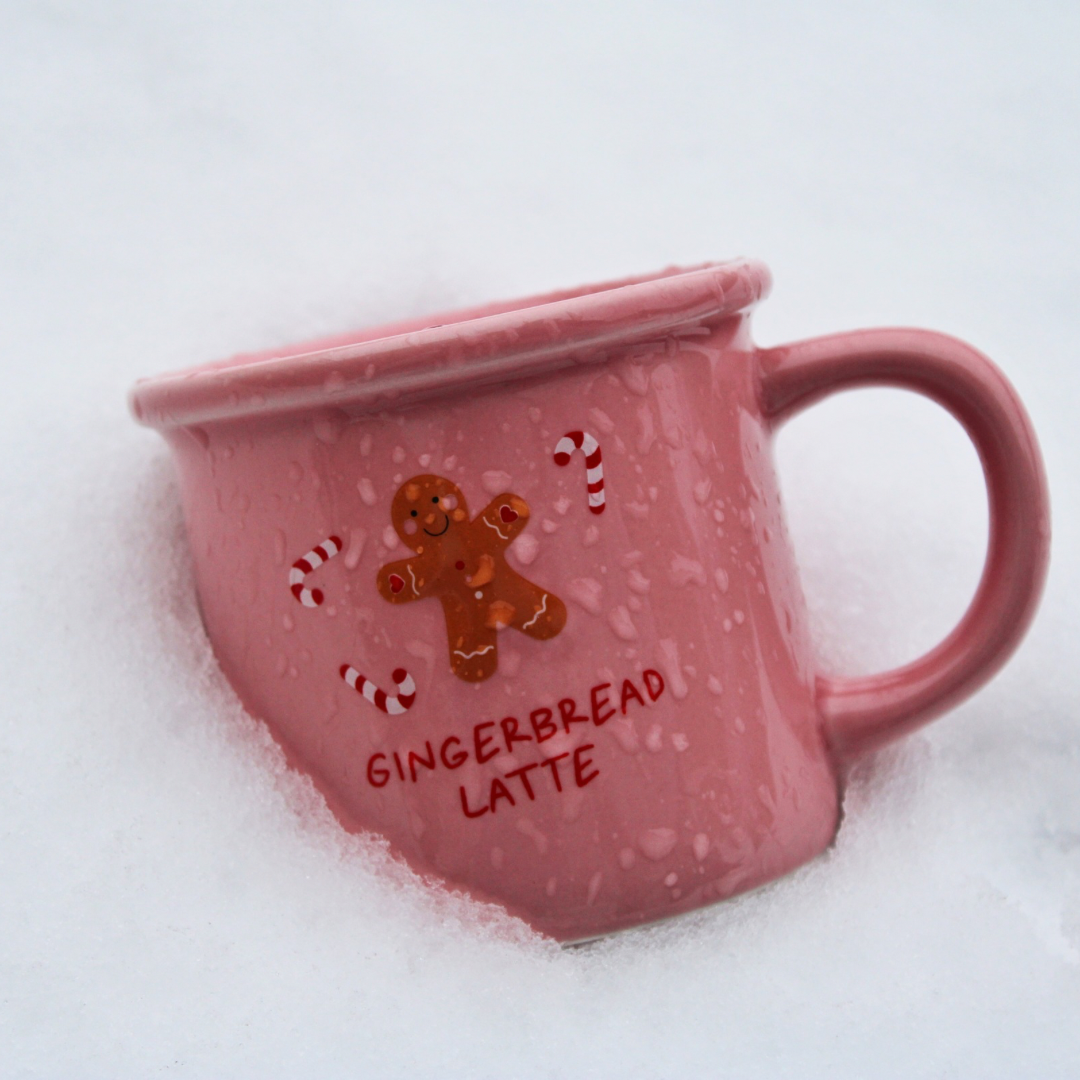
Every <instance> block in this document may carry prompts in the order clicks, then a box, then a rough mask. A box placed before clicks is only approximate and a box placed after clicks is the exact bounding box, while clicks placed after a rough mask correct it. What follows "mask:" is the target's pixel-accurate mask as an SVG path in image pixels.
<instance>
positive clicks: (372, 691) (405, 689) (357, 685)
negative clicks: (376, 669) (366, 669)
mask: <svg viewBox="0 0 1080 1080" xmlns="http://www.w3.org/2000/svg"><path fill="white" fill-rule="evenodd" d="M340 674H341V677H342V678H343V679H344V680H345V681H346V682H347V683H348V684H349V685H350V686H351V687H352V688H353V689H354V690H355V691H356V692H357V693H358V694H360V695H361V696H362V697H365V698H367V700H368V701H370V702H371V704H372V705H374V706H375V708H376V709H382V711H383V712H384V713H389V714H390V715H391V716H400V715H401V714H402V713H403V712H405V710H406V709H408V708H409V707H410V706H411V705H412V703H413V702H414V701H415V700H416V683H414V682H413V677H412V676H411V675H410V674H409V673H408V672H407V671H406V670H405V669H404V668H400V667H399V668H397V669H396V670H395V671H394V674H393V676H392V677H393V680H394V682H395V683H397V688H398V692H397V693H396V694H395V695H393V696H390V695H388V694H387V693H385V692H384V691H382V690H380V689H379V688H378V687H377V686H376V685H375V684H374V683H373V682H372V681H371V680H370V679H368V678H365V677H364V676H363V675H361V674H360V672H359V671H357V670H356V668H354V667H352V666H350V665H349V664H342V665H341V670H340Z"/></svg>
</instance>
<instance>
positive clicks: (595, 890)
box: [585, 870, 604, 907]
mask: <svg viewBox="0 0 1080 1080" xmlns="http://www.w3.org/2000/svg"><path fill="white" fill-rule="evenodd" d="M603 880H604V875H603V873H602V872H601V871H599V870H597V871H596V873H595V874H593V876H592V877H591V878H590V879H589V892H588V895H587V896H586V898H585V905H586V907H591V906H592V905H593V904H595V903H596V898H597V896H599V895H600V885H601V883H602V882H603Z"/></svg>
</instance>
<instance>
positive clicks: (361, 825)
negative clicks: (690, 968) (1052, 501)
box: [132, 262, 1048, 941]
mask: <svg viewBox="0 0 1080 1080" xmlns="http://www.w3.org/2000/svg"><path fill="white" fill-rule="evenodd" d="M768 284H769V281H768V275H767V272H766V271H765V269H764V268H763V267H762V266H761V265H760V264H756V263H752V262H737V263H728V264H718V265H711V266H705V267H700V268H696V269H694V270H690V271H668V272H666V273H664V274H662V275H656V276H654V277H651V278H642V279H630V280H628V281H625V282H616V283H613V284H611V285H607V286H596V287H593V288H590V289H582V290H576V291H573V292H568V293H562V294H553V295H550V296H547V297H540V298H537V299H534V300H531V301H521V302H516V303H512V304H503V305H493V306H491V307H489V308H484V309H477V310H474V311H470V312H463V313H459V314H457V315H451V316H439V317H434V318H432V319H430V320H424V321H417V322H415V323H412V324H399V325H397V326H394V327H387V328H382V329H381V330H377V331H369V332H367V333H363V334H356V335H350V336H349V337H348V338H339V339H334V340H327V341H323V342H317V343H314V344H313V345H311V346H309V347H306V348H304V349H301V350H292V353H291V355H288V356H278V355H274V354H262V355H258V356H249V357H241V358H235V359H234V360H232V361H227V362H225V363H223V364H218V365H210V366H208V367H205V368H202V369H198V370H196V371H193V372H188V373H180V374H178V375H172V376H163V377H161V378H158V379H154V380H150V381H147V382H143V383H140V384H139V386H137V387H136V389H135V391H134V393H133V395H132V402H133V410H134V411H135V414H136V416H137V417H138V418H139V419H140V420H142V421H143V422H145V423H148V424H152V425H153V426H156V427H158V428H160V429H161V430H162V431H163V433H164V434H165V436H166V438H167V439H168V441H169V443H170V445H171V447H172V449H173V451H174V454H175V456H176V459H177V462H178V464H179V469H180V476H181V481H182V491H183V499H184V508H185V513H186V518H187V524H188V529H189V534H190V539H191V544H192V550H193V552H194V556H195V566H196V573H197V581H198V589H199V596H200V601H201V608H202V613H203V618H204V621H205V624H206V627H207V631H208V633H209V635H210V638H211V640H212V642H213V644H214V648H215V650H216V653H217V655H218V657H219V659H220V661H221V664H222V667H223V669H224V671H225V673H226V675H227V676H228V678H229V679H230V681H231V682H232V684H233V686H234V687H235V688H236V690H237V693H238V694H239V695H240V697H241V699H242V700H243V702H244V704H245V706H246V707H247V708H248V710H249V711H250V712H251V713H253V714H254V715H255V716H258V717H261V718H263V719H264V720H265V721H266V722H267V723H268V725H269V726H270V729H271V730H272V731H273V733H274V735H275V737H276V738H277V739H278V740H279V742H280V743H281V744H282V746H283V747H284V748H285V750H286V752H287V754H288V756H289V759H290V761H291V762H292V763H293V764H294V765H295V766H296V767H297V768H299V769H302V770H303V771H305V772H306V773H308V774H310V775H311V777H312V778H313V779H314V781H315V783H316V785H317V786H318V788H319V790H320V791H321V792H322V793H323V794H324V795H325V797H326V799H327V801H328V803H329V805H330V806H331V807H332V808H333V810H334V812H335V813H336V815H337V816H338V818H339V820H340V821H341V822H342V824H343V825H344V826H345V827H346V828H350V829H355V830H372V831H374V832H376V833H379V834H380V835H382V836H384V837H386V838H387V840H388V841H389V842H390V844H391V845H392V848H393V850H394V851H395V852H396V853H397V854H398V855H399V856H400V857H401V858H403V859H404V860H405V861H406V862H407V863H408V864H409V865H410V866H411V867H413V868H414V869H415V870H417V871H418V872H420V873H422V874H425V875H434V876H436V877H438V878H440V879H442V880H444V881H445V882H447V883H448V884H450V885H452V886H454V887H457V888H461V889H464V890H466V891H468V892H469V893H471V894H472V895H474V896H476V897H478V898H480V899H484V900H489V901H495V902H497V903H500V904H502V905H503V906H505V907H506V908H507V909H508V910H509V911H511V912H513V913H514V914H516V915H519V916H520V917H521V918H523V919H524V920H525V921H527V922H528V923H529V924H530V925H532V926H534V927H535V928H537V929H538V930H541V931H543V932H545V933H547V934H550V935H552V936H554V937H556V938H558V939H559V940H562V941H572V940H580V939H585V938H589V937H593V936H596V935H599V934H603V933H606V932H609V931H612V930H616V929H619V928H622V927H628V926H633V925H637V924H641V923H646V922H650V921H653V920H657V919H661V918H665V917H668V916H671V915H674V914H677V913H679V912H683V911H687V910H690V909H692V908H696V907H699V906H701V905H703V904H706V903H710V902H713V901H716V900H719V899H722V898H724V897H727V896H731V895H733V894H735V893H738V892H741V891H744V890H746V889H749V888H752V887H754V886H756V885H759V884H761V883H763V882H766V881H768V880H770V879H772V878H775V877H777V876H778V875H780V874H782V873H784V872H786V871H788V870H790V869H792V868H794V867H795V866H798V865H799V864H801V863H803V862H805V861H806V860H807V859H809V858H811V857H813V856H814V855H815V854H817V853H818V852H820V851H821V850H822V849H823V848H825V847H826V846H827V845H828V844H829V842H830V840H831V838H832V836H833V835H834V832H835V830H836V827H837V821H838V798H839V796H838V791H839V783H838V776H839V773H840V771H841V770H842V766H843V762H844V760H845V758H846V757H847V756H848V755H850V754H852V753H855V752H857V751H859V750H860V749H863V748H866V747H872V746H874V745H877V744H879V743H881V742H884V741H886V740H887V739H889V738H891V737H894V736H895V735H898V734H900V733H902V732H903V731H905V730H907V729H909V728H910V727H913V726H915V725H917V724H918V723H921V722H924V721H925V720H927V719H929V718H931V717H932V716H934V715H937V714H938V713H939V712H941V711H942V710H943V709H945V708H947V707H949V706H950V705H951V704H953V703H954V702H955V701H956V700H958V699H959V698H960V697H962V696H964V695H966V694H968V693H970V692H972V691H973V690H974V689H975V688H976V687H977V686H978V685H979V684H980V683H981V682H982V681H984V680H985V679H986V678H988V677H989V676H990V675H991V674H992V673H993V671H994V670H996V668H997V667H998V666H1000V664H1001V663H1003V662H1004V660H1005V658H1006V657H1007V655H1008V654H1009V653H1010V652H1011V650H1012V649H1013V648H1014V647H1015V645H1016V643H1017V642H1018V641H1019V639H1020V637H1021V636H1022V634H1023V631H1024V629H1025V628H1026V626H1027V624H1028V622H1029V621H1030V618H1031V615H1032V613H1033V610H1034V605H1035V603H1036V601H1037V598H1038V594H1039V590H1040V587H1041V584H1042V580H1043V576H1044V574H1045V567H1046V558H1047V545H1048V525H1047V522H1048V512H1047V504H1046V491H1045V482H1044V480H1043V476H1042V469H1041V464H1040V461H1039V457H1038V451H1037V448H1036V446H1035V442H1034V438H1033V436H1032V434H1031V430H1030V426H1029V424H1028V422H1027V419H1026V417H1025V415H1024V413H1023V410H1022V408H1021V407H1020V405H1019V403H1018V402H1017V400H1016V398H1015V395H1014V394H1013V392H1012V391H1011V388H1009V386H1008V384H1007V383H1006V382H1005V380H1004V379H1003V378H1002V377H1001V375H1000V374H999V373H998V372H997V370H996V369H995V368H993V366H992V365H991V364H990V363H989V361H987V360H986V359H985V358H983V357H982V356H981V355H980V354H978V353H976V352H975V351H974V350H973V349H971V348H970V347H968V346H965V345H962V344H960V343H958V342H955V341H953V340H952V339H948V338H943V337H941V336H939V335H932V334H929V333H926V332H923V331H868V332H865V333H862V334H854V335H842V336H840V337H836V338H831V339H822V340H820V341H817V342H807V343H802V344H800V345H794V346H790V347H787V348H785V349H776V350H770V351H768V352H762V351H760V350H757V349H755V347H754V346H753V345H752V343H751V340H750V336H749V327H748V313H749V310H750V309H751V307H752V306H753V304H754V303H756V302H757V301H758V300H759V299H760V298H761V297H762V296H764V295H765V293H766V292H767V291H768ZM869 382H875V383H887V384H896V385H904V386H908V387H911V388H914V389H917V390H920V391H921V392H924V393H927V394H929V395H930V396H932V397H935V398H936V399H937V400H939V401H941V402H942V404H944V405H945V406H946V407H948V408H949V409H951V410H952V411H953V412H954V413H955V414H956V415H957V416H958V418H959V419H960V420H961V421H962V422H963V423H964V424H965V426H966V427H967V428H968V430H969V432H970V433H971V435H972V437H973V439H974V440H975V442H976V445H977V446H978V448H979V450H980V454H981V455H982V458H983V462H984V466H985V468H986V471H987V477H988V491H989V494H990V501H991V522H992V525H991V532H992V537H991V544H990V552H989V555H988V562H987V570H986V573H985V574H984V578H983V582H982V584H981V585H980V589H979V593H978V595H977V597H976V599H975V601H974V602H973V605H972V608H971V610H970V611H969V613H968V615H967V616H965V620H964V621H963V622H962V623H961V625H960V627H958V629H957V631H956V632H954V634H953V635H952V636H951V637H950V638H949V639H948V640H947V641H946V642H945V643H943V645H942V646H941V647H939V649H937V650H935V651H934V652H933V653H931V654H930V655H929V656H928V657H926V658H924V659H923V660H921V661H919V662H917V663H916V664H913V665H910V666H909V667H908V668H905V669H902V670H900V671H897V672H890V673H886V674H885V675H882V676H878V677H876V678H870V679H861V680H836V679H833V680H827V679H822V678H820V677H818V676H817V674H816V672H815V668H814V662H813V654H812V650H811V646H810V641H809V638H808V635H807V629H806V614H805V608H804V603H803V599H802V596H801V592H800V588H799V583H798V579H797V576H796V572H795V565H794V559H793V556H792V552H791V549H790V546H789V543H788V540H787V535H786V532H785V527H784V520H783V515H782V513H781V508H780V500H779V494H778V485H777V480H776V476H775V473H774V469H773V464H772V453H771V436H772V431H773V430H774V428H775V426H776V425H777V424H778V423H779V422H781V421H782V420H783V419H784V418H785V417H786V416H787V415H790V414H791V413H792V412H794V411H795V410H796V409H798V408H800V407H802V406H803V405H805V404H807V403H809V402H811V401H813V400H816V398H817V397H820V396H821V395H822V394H823V393H826V392H828V391H830V390H833V389H836V388H839V387H841V386H846V385H857V384H865V383H869Z"/></svg>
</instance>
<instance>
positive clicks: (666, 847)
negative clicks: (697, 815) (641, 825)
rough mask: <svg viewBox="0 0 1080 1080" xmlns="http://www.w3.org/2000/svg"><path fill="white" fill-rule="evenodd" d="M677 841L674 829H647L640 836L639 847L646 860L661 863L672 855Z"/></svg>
mask: <svg viewBox="0 0 1080 1080" xmlns="http://www.w3.org/2000/svg"><path fill="white" fill-rule="evenodd" d="M677 840H678V836H677V835H676V832H675V830H674V829H664V828H658V829H646V830H645V831H644V832H642V833H641V835H640V836H638V847H639V848H640V849H641V853H642V854H643V855H644V856H645V857H646V858H648V859H652V860H654V861H655V862H659V861H660V860H661V859H663V858H664V857H665V856H667V855H670V854H671V852H672V851H673V850H674V848H675V844H676V842H677Z"/></svg>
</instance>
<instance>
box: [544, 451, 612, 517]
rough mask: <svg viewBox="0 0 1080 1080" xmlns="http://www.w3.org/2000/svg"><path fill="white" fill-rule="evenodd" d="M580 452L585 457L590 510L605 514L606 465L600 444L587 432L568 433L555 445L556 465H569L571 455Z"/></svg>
mask: <svg viewBox="0 0 1080 1080" xmlns="http://www.w3.org/2000/svg"><path fill="white" fill-rule="evenodd" d="M575 450H580V451H581V452H582V453H583V454H584V455H585V480H586V482H587V483H588V486H589V509H590V510H591V511H592V512H593V513H594V514H602V513H603V512H604V465H603V462H602V460H601V457H600V444H599V443H598V442H597V441H596V439H594V438H593V437H592V436H591V435H590V434H589V433H588V432H587V431H568V432H567V433H566V434H565V435H564V436H563V437H562V438H561V439H560V440H559V441H558V442H557V443H556V444H555V464H556V465H569V464H570V455H571V454H572V453H573V452H574V451H575Z"/></svg>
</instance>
